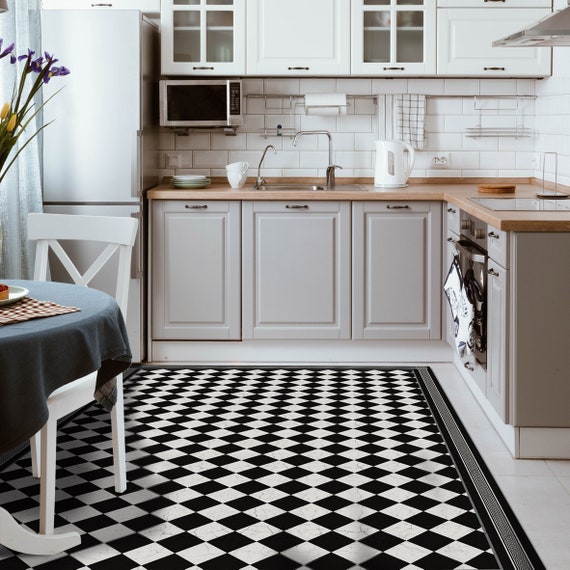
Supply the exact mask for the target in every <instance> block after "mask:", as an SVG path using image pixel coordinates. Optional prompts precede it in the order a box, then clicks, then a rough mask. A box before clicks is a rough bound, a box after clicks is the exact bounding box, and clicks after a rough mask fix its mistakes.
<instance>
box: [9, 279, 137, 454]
mask: <svg viewBox="0 0 570 570" xmlns="http://www.w3.org/2000/svg"><path fill="white" fill-rule="evenodd" d="M5 283H7V284H8V285H18V286H21V287H25V288H26V289H29V291H30V294H29V295H30V297H32V298H34V299H37V300H41V301H53V302H55V303H58V304H60V305H66V306H73V307H78V308H79V309H81V310H80V311H78V312H74V313H69V314H65V315H57V316H52V317H46V318H39V319H32V320H29V321H24V322H21V323H14V324H8V325H3V326H0V453H5V452H6V451H9V450H10V449H13V448H15V447H16V446H18V445H20V444H21V443H23V442H25V441H26V440H27V439H29V438H30V437H31V436H32V435H33V434H34V433H36V432H37V431H38V430H39V429H40V428H41V427H42V426H43V425H44V423H45V422H46V420H47V417H48V409H47V405H46V400H47V398H48V396H49V395H50V394H51V392H53V391H54V390H56V389H57V388H59V387H61V386H63V385H64V384H67V383H68V382H71V381H72V380H75V379H77V378H80V377H82V376H85V375H86V374H88V373H90V372H93V371H94V370H98V375H97V399H98V400H99V401H100V403H101V404H102V405H104V406H105V407H107V408H110V407H111V406H112V404H113V403H114V400H113V398H114V391H113V389H112V387H113V386H114V382H113V379H114V378H115V376H116V375H117V374H120V373H121V372H123V371H124V370H126V369H127V368H128V367H129V364H130V362H131V351H130V347H129V341H128V337H127V331H126V327H125V323H124V320H123V317H122V314H121V312H120V310H119V306H118V305H117V303H116V302H115V299H114V298H113V297H111V296H110V295H107V294H106V293H102V292H101V291H98V290H96V289H91V288H87V287H80V286H78V285H69V284H65V283H54V282H38V281H20V280H18V281H15V280H14V281H5ZM109 382H111V384H109ZM110 386H111V389H110V388H109V387H110Z"/></svg>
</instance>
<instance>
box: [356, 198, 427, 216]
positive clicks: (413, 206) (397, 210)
mask: <svg viewBox="0 0 570 570" xmlns="http://www.w3.org/2000/svg"><path fill="white" fill-rule="evenodd" d="M367 203H368V204H376V206H375V210H376V211H382V212H384V211H385V212H386V213H392V214H409V213H410V212H413V213H417V214H421V213H426V212H430V211H431V209H432V206H431V203H430V202H419V201H418V202H416V201H414V202H405V201H402V200H390V201H386V202H367Z"/></svg>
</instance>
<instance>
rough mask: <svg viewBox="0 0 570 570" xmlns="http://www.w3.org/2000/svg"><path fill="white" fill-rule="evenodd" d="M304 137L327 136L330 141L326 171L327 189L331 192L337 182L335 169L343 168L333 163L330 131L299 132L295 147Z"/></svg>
mask: <svg viewBox="0 0 570 570" xmlns="http://www.w3.org/2000/svg"><path fill="white" fill-rule="evenodd" d="M303 135H326V136H327V138H328V140H329V163H328V166H327V170H326V176H327V188H328V189H329V190H330V189H331V188H334V185H335V184H336V180H335V175H334V174H335V169H336V168H342V166H337V165H336V164H333V163H332V137H331V134H330V132H329V131H325V130H322V131H299V132H297V133H296V134H295V136H294V137H293V143H292V144H293V146H297V139H298V138H299V137H301V136H303Z"/></svg>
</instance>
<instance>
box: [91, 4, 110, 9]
mask: <svg viewBox="0 0 570 570" xmlns="http://www.w3.org/2000/svg"><path fill="white" fill-rule="evenodd" d="M98 7H101V8H112V7H113V4H91V8H98Z"/></svg>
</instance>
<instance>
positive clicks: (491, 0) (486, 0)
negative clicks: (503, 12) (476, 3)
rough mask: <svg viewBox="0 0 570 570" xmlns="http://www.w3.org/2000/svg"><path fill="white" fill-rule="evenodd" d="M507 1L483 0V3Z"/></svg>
mask: <svg viewBox="0 0 570 570" xmlns="http://www.w3.org/2000/svg"><path fill="white" fill-rule="evenodd" d="M506 1H507V0H483V2H506Z"/></svg>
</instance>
